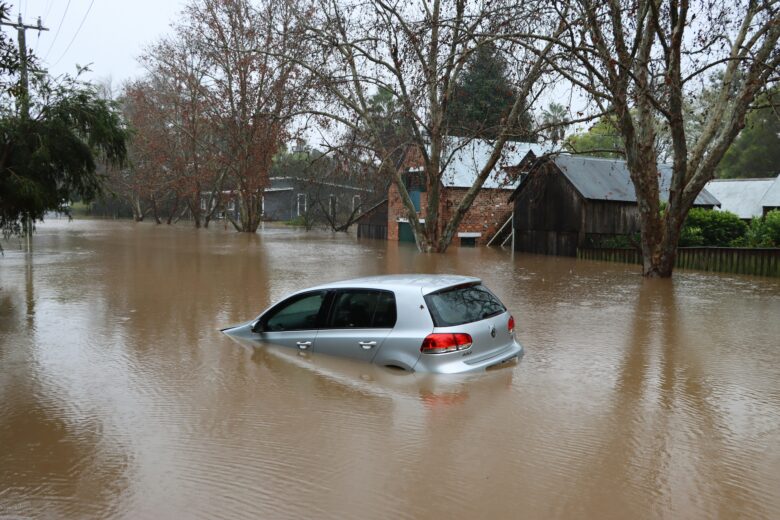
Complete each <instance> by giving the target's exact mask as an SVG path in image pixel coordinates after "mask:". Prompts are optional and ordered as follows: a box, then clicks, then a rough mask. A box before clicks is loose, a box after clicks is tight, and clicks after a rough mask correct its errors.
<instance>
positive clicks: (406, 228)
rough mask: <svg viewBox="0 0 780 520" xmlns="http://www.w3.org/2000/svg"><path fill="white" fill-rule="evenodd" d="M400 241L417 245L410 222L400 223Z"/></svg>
mask: <svg viewBox="0 0 780 520" xmlns="http://www.w3.org/2000/svg"><path fill="white" fill-rule="evenodd" d="M398 241H399V242H411V243H412V244H414V243H415V240H414V232H413V231H412V225H411V224H409V223H408V222H399V223H398Z"/></svg>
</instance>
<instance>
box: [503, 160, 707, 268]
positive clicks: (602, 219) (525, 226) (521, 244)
mask: <svg viewBox="0 0 780 520" xmlns="http://www.w3.org/2000/svg"><path fill="white" fill-rule="evenodd" d="M523 165H524V168H525V169H526V170H527V172H528V174H527V176H526V178H525V179H524V180H523V182H522V184H520V186H519V187H518V188H517V189H516V190H515V191H514V193H513V194H512V196H511V199H510V200H512V201H513V202H514V219H513V228H514V237H513V241H514V248H515V250H517V251H525V252H529V253H539V254H547V255H559V256H576V254H577V248H578V247H586V246H588V245H591V244H599V243H601V242H603V241H604V240H605V239H608V238H613V237H616V236H619V235H631V234H634V233H637V232H639V229H640V225H639V210H638V207H637V201H636V192H635V191H634V185H633V183H632V182H631V177H630V175H629V172H628V168H627V167H626V163H625V161H621V160H616V159H599V158H593V157H584V156H577V155H565V154H561V155H555V156H550V157H541V158H538V159H537V158H536V157H533V156H529V157H527V158H526V159H524V161H523ZM658 169H659V172H660V174H661V183H660V188H661V200H662V201H666V200H668V198H669V183H670V181H671V168H670V167H669V166H667V165H661V166H659V167H658ZM717 205H718V200H717V199H716V198H715V197H713V196H712V195H711V194H710V193H709V192H708V191H707V190H702V192H701V193H700V194H699V196H698V197H697V198H696V201H695V203H694V206H697V207H704V208H708V209H712V208H714V207H716V206H717Z"/></svg>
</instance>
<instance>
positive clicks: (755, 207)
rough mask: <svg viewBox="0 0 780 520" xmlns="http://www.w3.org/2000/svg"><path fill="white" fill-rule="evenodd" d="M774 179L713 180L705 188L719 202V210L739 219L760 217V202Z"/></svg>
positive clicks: (761, 211) (761, 210)
mask: <svg viewBox="0 0 780 520" xmlns="http://www.w3.org/2000/svg"><path fill="white" fill-rule="evenodd" d="M775 182H776V179H714V180H711V181H710V182H708V183H707V185H706V186H705V188H706V189H707V191H709V192H710V193H711V194H712V195H714V196H715V197H716V198H717V199H718V200H719V201H720V204H721V206H720V209H722V210H725V211H731V212H732V213H735V214H736V215H737V216H738V217H739V218H745V219H747V218H752V217H760V216H761V214H762V213H763V209H762V207H761V206H762V204H761V200H762V199H763V198H764V196H765V195H766V192H767V190H768V189H769V187H770V186H772V184H773V183H775Z"/></svg>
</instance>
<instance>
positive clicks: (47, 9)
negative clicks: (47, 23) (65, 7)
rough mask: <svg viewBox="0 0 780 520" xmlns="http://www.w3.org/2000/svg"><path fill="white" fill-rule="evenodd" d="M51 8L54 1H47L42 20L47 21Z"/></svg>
mask: <svg viewBox="0 0 780 520" xmlns="http://www.w3.org/2000/svg"><path fill="white" fill-rule="evenodd" d="M52 6H54V0H49V5H48V6H47V7H46V12H45V13H44V15H43V19H44V20H48V19H49V13H50V12H51V8H52Z"/></svg>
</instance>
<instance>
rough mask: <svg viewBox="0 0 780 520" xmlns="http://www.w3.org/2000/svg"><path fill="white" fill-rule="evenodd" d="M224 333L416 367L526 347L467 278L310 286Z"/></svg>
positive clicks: (461, 368) (507, 355) (489, 362)
mask: <svg viewBox="0 0 780 520" xmlns="http://www.w3.org/2000/svg"><path fill="white" fill-rule="evenodd" d="M223 332H224V333H225V334H227V335H229V336H232V337H235V338H239V339H247V340H253V341H259V342H264V343H273V344H277V345H281V346H285V347H292V348H295V349H299V350H302V351H309V352H314V353H325V354H331V355H335V356H341V357H347V358H352V359H357V360H362V361H367V362H371V363H375V364H378V365H382V366H388V367H395V368H402V369H404V370H410V371H419V372H437V373H460V372H470V371H475V370H482V369H485V368H490V367H494V366H497V365H500V364H502V363H506V362H508V361H511V360H512V359H514V358H516V357H517V356H518V355H520V354H521V353H522V352H523V347H522V346H521V345H520V344H519V343H518V342H517V341H516V340H515V337H514V318H513V317H512V316H511V315H510V313H509V312H508V311H507V309H506V307H504V305H503V304H502V303H501V302H500V301H499V300H498V298H496V296H495V295H494V294H493V293H491V292H490V291H489V290H488V289H487V288H486V287H485V286H483V285H482V283H481V281H480V280H479V279H478V278H472V277H465V276H450V275H391V276H375V277H369V278H360V279H355V280H345V281H343V282H336V283H330V284H326V285H321V286H317V287H312V288H310V289H305V290H302V291H299V292H297V293H294V294H292V295H290V296H288V297H287V298H285V299H283V300H282V301H281V302H279V303H277V304H276V305H273V306H271V307H270V308H269V309H267V310H266V311H265V312H263V313H262V314H261V315H260V316H258V317H257V318H256V319H254V320H252V321H250V322H248V323H245V324H243V325H239V326H236V327H230V328H227V329H223Z"/></svg>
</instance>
